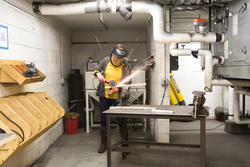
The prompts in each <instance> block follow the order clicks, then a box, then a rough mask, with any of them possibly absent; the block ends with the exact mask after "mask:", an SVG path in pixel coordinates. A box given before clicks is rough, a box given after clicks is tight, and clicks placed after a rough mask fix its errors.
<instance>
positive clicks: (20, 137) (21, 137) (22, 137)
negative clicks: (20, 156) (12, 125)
mask: <svg viewBox="0 0 250 167" xmlns="http://www.w3.org/2000/svg"><path fill="white" fill-rule="evenodd" d="M10 130H11V131H12V132H14V133H15V134H17V135H18V136H19V137H20V138H21V139H22V142H23V141H24V138H23V137H22V136H21V135H20V133H18V132H17V131H15V130H13V129H10Z"/></svg>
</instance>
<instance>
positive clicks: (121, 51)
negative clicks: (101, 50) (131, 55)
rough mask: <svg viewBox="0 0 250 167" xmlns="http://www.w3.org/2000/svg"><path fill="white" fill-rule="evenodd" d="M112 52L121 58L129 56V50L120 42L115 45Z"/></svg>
mask: <svg viewBox="0 0 250 167" xmlns="http://www.w3.org/2000/svg"><path fill="white" fill-rule="evenodd" d="M111 52H112V53H113V54H114V55H115V56H116V57H118V58H120V59H122V58H126V57H127V56H128V51H127V50H126V49H125V47H124V46H123V45H122V44H118V45H116V46H114V47H113V48H112V50H111Z"/></svg>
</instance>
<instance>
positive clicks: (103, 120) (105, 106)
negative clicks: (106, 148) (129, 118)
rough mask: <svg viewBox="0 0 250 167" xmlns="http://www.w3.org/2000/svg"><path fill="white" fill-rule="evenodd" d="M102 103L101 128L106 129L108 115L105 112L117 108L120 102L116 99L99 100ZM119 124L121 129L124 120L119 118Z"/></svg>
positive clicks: (101, 98) (103, 98)
mask: <svg viewBox="0 0 250 167" xmlns="http://www.w3.org/2000/svg"><path fill="white" fill-rule="evenodd" d="M99 100H100V101H99V102H100V109H101V127H103V128H106V114H104V113H103V112H104V111H106V110H108V109H109V107H110V106H117V105H118V104H119V101H118V100H115V99H107V98H105V97H100V98H99ZM117 122H118V124H119V127H122V126H123V125H122V119H121V118H117Z"/></svg>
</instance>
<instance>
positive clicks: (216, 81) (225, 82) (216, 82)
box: [211, 79, 233, 86]
mask: <svg viewBox="0 0 250 167" xmlns="http://www.w3.org/2000/svg"><path fill="white" fill-rule="evenodd" d="M211 84H212V85H214V86H233V84H232V83H231V82H229V81H228V80H226V79H213V80H212V81H211Z"/></svg>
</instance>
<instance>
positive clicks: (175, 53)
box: [170, 43, 213, 92]
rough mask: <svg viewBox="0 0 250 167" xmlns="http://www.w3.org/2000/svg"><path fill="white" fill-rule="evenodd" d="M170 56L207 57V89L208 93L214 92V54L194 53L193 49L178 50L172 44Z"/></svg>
mask: <svg viewBox="0 0 250 167" xmlns="http://www.w3.org/2000/svg"><path fill="white" fill-rule="evenodd" d="M170 54H171V55H172V56H191V55H193V56H194V57H196V56H203V57H205V88H204V90H205V91H206V92H211V91H212V85H211V81H212V77H213V54H212V52H211V51H210V50H202V49H200V50H198V51H192V50H191V49H177V44H176V43H171V44H170Z"/></svg>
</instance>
